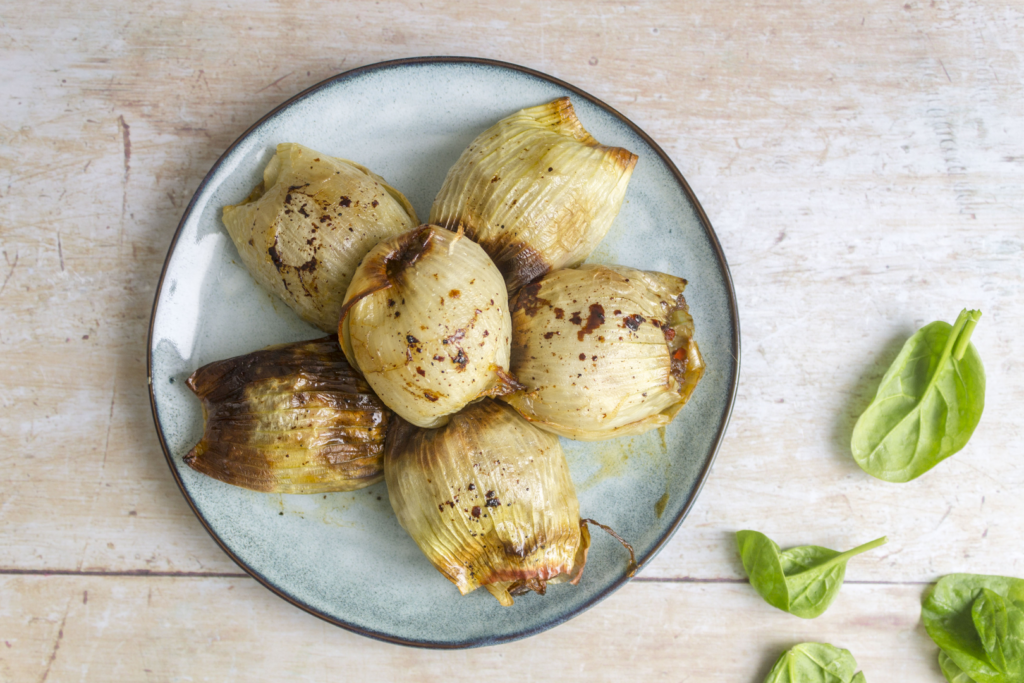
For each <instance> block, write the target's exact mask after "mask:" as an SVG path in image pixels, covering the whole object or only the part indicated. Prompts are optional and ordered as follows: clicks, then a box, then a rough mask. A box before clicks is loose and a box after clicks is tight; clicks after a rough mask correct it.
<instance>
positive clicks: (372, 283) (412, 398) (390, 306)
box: [340, 225, 519, 427]
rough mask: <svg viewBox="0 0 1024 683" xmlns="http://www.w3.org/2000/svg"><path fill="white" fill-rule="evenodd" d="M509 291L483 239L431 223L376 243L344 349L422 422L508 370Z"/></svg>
mask: <svg viewBox="0 0 1024 683" xmlns="http://www.w3.org/2000/svg"><path fill="white" fill-rule="evenodd" d="M511 326H512V323H511V320H510V319H509V313H508V295H507V293H506V291H505V282H504V281H503V280H502V278H501V273H499V272H498V269H497V268H495V267H494V264H493V263H492V262H491V259H490V258H488V256H487V254H485V253H484V251H483V249H481V248H480V246H479V245H477V244H476V243H474V242H472V241H471V240H469V239H466V238H464V237H462V236H461V235H456V234H453V233H451V232H448V231H447V230H445V229H443V228H439V227H437V226H431V225H424V226H421V227H419V228H416V229H415V230H412V231H410V232H407V233H405V234H403V235H400V236H398V237H396V238H393V239H390V240H387V241H385V242H382V243H380V244H379V245H377V246H376V247H375V248H374V249H373V250H372V251H371V252H370V253H369V254H367V255H366V258H365V259H364V260H363V262H362V264H360V266H359V268H358V270H357V271H356V274H355V276H354V277H353V278H352V284H351V285H350V286H349V289H348V293H347V294H346V296H345V306H344V308H343V311H342V321H341V325H340V336H341V341H342V344H343V347H344V349H345V355H346V356H347V357H348V359H349V361H351V362H352V364H353V365H355V366H356V367H357V368H358V369H359V371H360V372H362V373H363V375H364V376H365V377H366V380H367V381H368V382H369V383H370V386H372V387H373V389H374V391H376V392H377V395H378V396H380V398H381V400H382V401H384V403H385V404H386V405H387V406H388V407H389V408H391V409H392V410H394V411H395V412H396V413H398V414H399V415H401V416H402V417H403V418H405V419H406V420H408V421H409V422H411V423H413V424H415V425H417V426H420V427H439V426H441V425H443V424H444V423H445V421H447V419H448V415H451V414H452V413H455V412H458V411H459V410H461V409H462V408H463V407H464V406H465V405H467V404H468V403H470V402H472V401H475V400H477V399H479V398H481V397H483V396H500V395H502V394H504V393H508V392H509V391H514V390H515V389H516V388H518V386H519V385H518V384H517V383H516V382H515V380H514V379H513V378H512V377H511V376H510V375H509V374H508V372H507V371H508V361H509V355H508V354H509V344H510V339H511V335H510V329H511Z"/></svg>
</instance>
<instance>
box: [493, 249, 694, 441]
mask: <svg viewBox="0 0 1024 683" xmlns="http://www.w3.org/2000/svg"><path fill="white" fill-rule="evenodd" d="M685 287H686V281H685V280H683V279H681V278H678V277H674V276H672V275H666V274H664V273H656V272H645V271H641V270H635V269H633V268H626V267H623V266H602V265H585V266H581V267H579V268H576V269H569V270H559V271H555V272H553V273H549V274H548V275H546V276H544V277H543V278H542V279H541V280H540V281H538V282H535V283H534V284H532V285H529V286H528V287H525V288H524V289H522V290H521V291H520V292H519V295H518V296H517V297H516V300H515V302H514V304H513V306H512V363H511V370H512V372H513V374H515V376H516V377H517V378H518V380H519V381H520V383H521V384H522V385H524V387H525V389H523V390H522V391H519V392H516V393H514V394H511V395H509V396H506V397H504V400H506V401H508V402H509V404H511V405H512V406H513V407H515V409H516V410H518V411H519V412H520V413H521V414H522V415H523V416H524V417H525V418H526V419H528V420H529V421H530V422H532V423H533V424H535V425H536V426H538V427H540V428H542V429H545V430H548V431H551V432H554V433H555V434H559V435H561V436H565V437H569V438H571V439H579V440H582V441H597V440H600V439H607V438H610V437H613V436H623V435H629V434H641V433H643V432H646V431H648V430H650V429H654V428H656V427H661V426H664V425H666V424H668V423H669V422H670V421H671V420H672V418H673V417H675V415H676V414H677V413H678V412H679V410H680V409H681V408H682V407H683V405H684V404H685V403H686V401H687V400H688V399H689V397H690V394H691V393H692V392H693V390H694V388H695V387H696V385H697V382H698V381H699V380H700V378H701V376H702V375H703V374H704V361H703V359H702V358H701V355H700V350H699V349H698V347H697V343H696V342H695V341H694V340H693V332H694V329H693V318H692V317H691V316H690V313H689V309H688V308H687V305H686V300H685V299H684V298H683V289H684V288H685Z"/></svg>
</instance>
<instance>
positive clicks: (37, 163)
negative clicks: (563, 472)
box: [0, 1, 1024, 581]
mask: <svg viewBox="0 0 1024 683" xmlns="http://www.w3.org/2000/svg"><path fill="white" fill-rule="evenodd" d="M109 8H110V6H109V5H106V4H104V3H102V2H95V1H94V2H90V3H86V4H84V5H83V4H71V3H67V4H66V5H64V7H63V8H62V9H58V10H55V11H54V13H53V15H52V16H61V17H64V19H62V20H60V21H55V20H53V19H51V18H50V17H51V15H49V14H47V15H45V16H44V15H41V14H39V13H38V12H35V11H34V10H33V9H32V8H31V7H29V6H25V7H20V6H10V7H8V8H6V10H5V15H4V22H5V23H4V26H3V36H4V39H3V42H2V43H0V49H2V50H3V54H4V57H5V64H6V65H9V72H10V74H11V76H10V78H9V79H8V80H7V81H5V83H4V84H3V85H2V90H0V93H2V95H3V97H2V98H0V114H2V115H0V122H2V123H0V193H2V195H3V204H2V206H3V213H2V214H0V250H2V251H3V252H4V253H5V254H6V256H5V257H4V260H3V262H0V283H3V284H2V289H0V315H2V325H0V348H2V349H3V354H0V406H2V409H3V410H2V411H0V467H2V468H3V472H4V475H3V476H4V484H5V485H4V486H3V487H0V488H2V490H0V540H2V543H0V568H20V569H60V570H89V571H107V570H113V571H139V570H141V571H145V570H149V571H164V572H167V571H199V572H202V571H212V572H221V573H223V572H235V571H237V568H236V567H235V566H234V565H233V564H232V563H231V562H230V560H229V559H227V558H226V557H225V556H224V555H223V554H222V553H221V552H220V550H219V549H218V548H217V546H216V545H215V544H214V543H213V542H212V541H211V540H210V539H209V538H208V537H207V536H206V534H205V532H204V531H203V530H202V528H201V527H200V525H199V524H198V523H197V522H196V521H195V519H194V518H193V517H192V514H191V512H190V511H189V509H188V507H187V505H186V504H185V503H184V501H183V500H182V499H181V496H180V494H179V493H178V492H177V489H176V488H175V487H174V485H173V482H172V480H171V477H170V474H169V472H168V471H167V469H166V466H165V465H164V462H163V458H162V454H161V453H160V451H159V448H158V446H157V443H156V439H155V435H154V432H153V428H152V422H151V418H150V415H149V409H148V403H147V400H146V387H145V381H146V380H145V353H146V352H145V330H146V326H147V324H148V315H149V309H150V305H151V303H152V296H153V292H154V288H155V284H156V279H157V275H158V273H159V269H160V265H161V263H162V260H163V256H164V253H165V250H166V246H167V244H168V243H169V241H170V238H171V235H172V233H173V230H174V227H175V225H176V223H177V220H178V218H179V217H180V214H181V212H182V210H183V209H184V206H185V204H186V203H187V201H188V198H189V197H190V196H191V193H192V191H193V190H194V189H195V187H196V186H197V185H198V183H199V182H200V180H201V178H202V176H203V175H204V174H205V172H206V170H207V169H208V168H209V166H210V165H211V164H212V163H213V161H214V160H215V159H216V157H217V155H219V154H220V152H221V151H223V149H224V148H226V146H227V145H228V144H230V142H231V141H232V140H233V139H234V138H235V137H236V136H237V135H238V134H240V133H241V132H242V131H243V130H244V129H245V128H246V127H247V126H248V125H249V124H250V123H252V122H253V121H255V120H256V119H257V118H258V117H259V116H261V115H262V114H263V113H265V112H266V111H267V110H269V109H270V108H271V107H273V106H274V105H276V104H277V103H279V102H280V101H282V100H283V99H284V98H286V97H288V96H290V95H292V94H294V93H295V92H298V91H299V90H301V89H302V88H304V87H307V86H308V85H311V84H313V83H315V82H317V81H318V80H320V79H322V78H324V77H327V76H329V75H331V74H333V73H336V72H338V71H340V70H343V69H346V68H349V67H351V66H355V65H359V64H366V63H371V62H374V61H378V60H381V59H389V58H395V57H402V56H412V55H420V54H443V53H450V52H452V51H453V49H454V48H453V47H452V45H453V43H452V37H453V36H458V37H459V38H458V43H457V46H458V48H459V50H458V51H462V52H465V53H472V54H479V55H483V56H488V57H494V58H499V59H507V60H509V61H513V62H519V63H523V64H525V65H528V66H532V67H535V68H538V69H541V70H543V71H547V72H549V73H552V74H553V75H556V76H558V77H561V78H564V79H565V80H568V81H570V82H572V83H575V84H577V85H579V86H581V87H583V88H584V89H586V90H588V91H590V92H592V93H594V94H595V95H597V96H599V97H601V98H603V99H605V100H607V101H608V102H610V103H611V104H612V105H613V106H615V107H616V108H618V109H619V110H621V111H623V112H624V113H625V114H626V115H628V116H629V117H631V118H632V119H634V120H635V121H636V122H637V123H639V124H640V125H641V126H642V127H643V128H645V129H646V130H647V131H648V132H649V133H650V134H651V135H652V136H653V137H654V138H655V139H656V140H658V141H659V142H661V143H662V144H663V145H664V147H665V148H666V150H667V151H668V152H669V153H670V155H671V156H672V157H673V158H674V159H675V160H676V162H677V163H678V165H679V166H680V168H681V170H682V171H683V173H684V174H685V175H686V177H687V178H688V179H689V181H690V183H691V184H692V185H693V187H694V189H695V191H696V192H697V195H698V197H699V198H700V199H701V201H702V202H703V204H704V206H705V208H706V210H707V212H708V214H709V216H710V218H711V220H712V222H713V224H714V225H715V227H716V229H717V230H718V233H719V236H720V237H721V239H722V242H723V245H724V248H725V251H726V254H727V255H728V257H729V259H730V263H731V264H732V267H733V275H734V277H735V280H736V287H737V293H738V297H739V302H740V310H741V322H742V325H741V327H742V331H743V340H744V351H743V358H742V360H743V375H742V384H741V389H740V395H739V400H738V402H737V407H736V413H735V415H734V419H733V424H732V427H731V429H730V433H729V437H728V439H727V441H726V444H725V446H724V448H723V451H722V453H721V455H720V457H719V461H718V464H717V465H716V468H715V470H714V472H713V473H712V477H711V480H710V482H709V484H708V486H707V487H706V489H705V492H704V494H703V496H702V498H701V499H700V501H699V503H698V505H697V507H696V508H695V510H694V512H693V514H692V516H691V517H690V519H689V521H688V522H687V524H686V526H684V527H683V529H682V530H681V531H680V533H679V534H677V536H676V537H675V539H673V541H672V542H671V543H670V544H669V545H668V546H667V548H666V550H665V551H664V552H663V554H662V555H661V556H660V557H659V558H658V559H657V560H656V561H655V562H654V563H652V565H651V566H650V567H648V568H647V569H646V570H645V571H644V573H643V575H644V576H647V577H682V576H695V577H702V578H722V577H725V578H736V577H738V576H739V575H740V574H739V567H738V564H737V560H736V558H735V553H734V551H733V549H732V541H731V533H732V532H733V531H735V530H736V529H740V528H745V527H749V526H756V527H758V528H761V529H763V530H764V531H766V532H768V533H770V534H772V535H773V537H775V538H777V540H779V542H781V543H782V544H783V545H791V544H801V543H818V544H824V545H829V546H832V547H843V546H850V545H853V544H856V543H858V542H861V541H863V540H866V539H868V538H871V537H874V536H875V535H878V534H882V533H886V534H888V535H889V536H890V538H891V542H890V545H889V546H886V548H884V549H882V550H880V551H878V552H877V553H873V554H872V555H870V556H867V557H863V558H859V559H858V561H857V562H855V563H853V564H852V565H851V567H850V576H851V578H856V579H864V580H887V581H889V580H924V579H930V578H934V576H936V575H938V574H941V573H946V572H949V571H955V570H972V571H984V572H993V573H1005V574H1016V575H1024V550H1022V549H1021V546H1020V544H1019V543H1018V542H1017V534H1016V533H1015V530H1016V529H1017V528H1018V527H1019V522H1020V519H1021V518H1022V515H1024V509H1022V504H1021V502H1020V500H1019V496H1018V495H1017V494H1016V491H1017V490H1019V489H1020V485H1021V483H1022V479H1024V473H1022V468H1021V465H1020V464H1019V457H1018V456H1019V452H1020V448H1019V443H1020V441H1021V436H1022V432H1024V422H1022V419H1021V417H1020V416H1019V412H1018V411H1017V409H1016V406H1018V405H1020V404H1021V402H1022V399H1024V380H1022V375H1024V363H1022V361H1021V360H1020V359H1021V358H1024V342H1022V341H1021V340H1022V338H1024V335H1022V334H1021V333H1022V332H1024V323H1022V322H1021V320H1022V318H1021V316H1020V314H1019V313H1020V311H1021V310H1022V305H1024V236H1022V233H1024V231H1022V229H1021V215H1024V211H1022V210H1024V198H1022V195H1021V193H1020V192H1019V188H1020V186H1021V184H1022V182H1021V181H1022V180H1024V150H1022V149H1021V148H1022V146H1024V136H1022V135H1021V124H1020V120H1021V105H1020V97H1019V94H1020V91H1021V84H1022V78H1024V77H1022V74H1024V69H1022V65H1021V63H1020V59H1019V57H1018V56H1017V55H1019V54H1021V53H1022V48H1024V45H1022V42H1024V41H1022V38H1021V36H1022V35H1024V32H1022V31H1021V30H1020V29H1021V27H1022V18H1021V12H1020V8H1019V7H1018V6H1016V5H1014V4H1013V3H1007V4H999V3H973V4H970V5H967V4H936V5H935V6H931V5H927V4H918V3H907V4H906V5H899V4H892V5H884V4H873V5H869V6H864V5H862V4H860V3H850V4H835V3H833V4H831V5H829V6H828V7H826V6H824V5H822V6H791V4H789V3H777V4H768V5H765V6H763V7H761V8H760V9H759V11H758V12H747V13H736V12H735V11H733V10H732V9H730V8H726V7H723V6H718V5H714V4H712V3H697V4H692V3H691V4H690V5H688V6H687V8H685V12H684V10H683V9H681V8H679V7H678V6H677V5H674V4H672V3H662V4H657V5H656V6H655V8H654V9H651V6H647V5H644V6H641V5H637V4H632V5H630V4H627V5H620V4H616V3H603V2H599V3H593V4H588V5H587V6H586V8H585V10H581V9H580V8H579V7H576V8H574V7H572V6H570V5H569V4H564V5H563V4H560V5H557V6H548V5H546V4H544V3H540V2H534V3H527V5H526V6H525V7H524V8H523V9H522V10H521V11H518V12H515V13H500V14H499V13H495V12H494V11H493V10H490V9H488V8H487V6H486V5H485V4H481V3H449V4H441V5H437V6H434V7H431V8H429V9H427V8H422V7H420V6H419V3H403V2H383V3H381V4H379V5H378V4H374V3H348V4H346V5H345V6H344V7H335V6H334V5H323V4H319V3H309V4H308V5H304V6H302V7H300V8H299V9H297V10H296V9H293V8H291V7H290V6H289V7H283V6H270V5H256V6H253V7H252V8H247V10H246V12H244V13H242V12H238V11H237V9H232V8H230V7H228V6H226V5H214V6H212V7H206V6H203V8H202V11H199V6H198V5H192V4H189V3H169V4H166V3H152V2H150V3H138V4H136V5H135V6H133V8H132V9H118V11H117V12H116V13H115V12H113V11H111V10H110V9H109ZM311 15H316V16H322V17H324V20H323V21H320V22H314V23H312V24H311V23H310V22H309V21H308V17H309V16H311ZM432 27H443V30H438V29H437V28H432ZM297 36H301V39H297ZM54 45H60V46H61V48H62V49H54ZM129 152H130V154H129ZM15 264H16V265H15ZM694 286H699V283H694ZM967 304H970V305H977V306H980V307H981V308H982V309H983V310H984V311H985V317H984V318H983V320H982V324H981V325H980V326H979V328H978V330H977V332H976V336H975V339H976V343H977V345H978V347H979V349H980V350H981V352H982V356H983V358H984V359H985V361H986V364H987V367H988V368H989V393H988V408H987V410H986V414H985V416H984V418H983V421H982V424H981V426H980V427H979V429H978V432H977V434H976V436H975V437H974V439H973V440H972V442H971V445H970V446H969V447H968V448H967V449H966V450H965V451H964V452H963V453H961V454H960V455H958V456H956V458H954V459H953V460H951V461H949V462H947V463H945V464H944V465H942V466H941V467H940V468H939V469H937V470H936V471H935V472H933V473H931V474H929V475H927V476H926V477H924V478H922V479H921V480H919V481H918V482H915V483H912V484H908V485H905V486H894V485H888V484H883V483H881V482H875V481H874V480H871V479H870V478H868V477H866V476H865V475H863V474H862V473H861V472H860V471H859V470H858V469H857V468H856V467H855V466H854V465H853V464H852V462H851V461H850V459H849V457H848V454H847V452H846V450H845V449H846V442H847V441H848V435H849V430H850V427H851V425H852V421H853V418H854V417H855V415H856V413H857V412H858V411H859V410H860V409H862V408H863V406H864V405H866V402H867V399H868V397H869V395H870V392H871V390H872V388H873V384H874V382H876V381H877V380H878V378H880V376H881V373H882V372H883V371H884V368H885V365H886V364H887V363H888V362H889V360H891V359H892V358H893V357H894V356H895V353H896V351H897V350H898V346H899V343H901V341H902V339H903V338H904V337H905V336H907V335H908V334H909V333H910V332H912V330H913V329H914V327H915V326H917V325H920V324H922V323H925V322H928V321H930V320H932V319H935V318H940V317H941V318H946V319H952V317H953V316H954V315H955V313H956V311H957V310H958V309H959V308H960V307H961V306H962V305H967ZM85 337H88V338H87V339H86V338H85ZM133 513H134V514H133Z"/></svg>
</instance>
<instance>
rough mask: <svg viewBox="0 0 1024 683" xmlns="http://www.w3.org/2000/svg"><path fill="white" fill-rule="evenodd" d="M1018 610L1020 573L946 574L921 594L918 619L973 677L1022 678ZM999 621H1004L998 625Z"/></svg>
mask: <svg viewBox="0 0 1024 683" xmlns="http://www.w3.org/2000/svg"><path fill="white" fill-rule="evenodd" d="M986 591H988V592H986ZM993 596H995V597H993ZM995 598H999V599H1000V600H1002V603H999V602H997V601H996V599H995ZM1004 610H1005V612H1004ZM1021 610H1024V581H1022V580H1021V579H1014V578H1010V577H1005V576H983V575H980V574H949V575H947V576H944V577H942V578H941V579H939V581H938V583H936V584H935V587H934V588H933V589H932V590H931V591H930V592H929V594H928V595H927V596H926V597H925V600H924V603H923V604H922V606H921V619H922V621H923V622H924V627H925V630H926V631H928V635H929V636H931V639H932V640H934V641H935V644H936V645H938V646H939V647H940V648H942V650H943V651H945V653H946V655H947V656H948V657H949V658H950V659H951V660H952V661H953V663H954V664H956V666H957V668H958V669H960V670H961V671H962V672H963V673H965V674H966V675H967V676H969V677H970V679H971V680H973V681H975V682H976V683H1024V675H1022V674H1021V673H1020V672H1021V671H1022V670H1024V661H1022V654H1021V643H1020V639H1021V638H1022V637H1024V630H1019V629H1022V628H1024V625H1021V620H1022V619H1024V615H1021V614H1020V611H1021ZM1001 612H1004V616H1005V617H1006V619H1005V622H1004V621H1003V617H1001V616H1000V613H1001ZM1002 623H1005V626H1000V624H1002ZM1000 633H1001V634H1002V635H1000ZM940 664H941V658H940ZM944 670H945V669H944ZM947 678H948V676H947Z"/></svg>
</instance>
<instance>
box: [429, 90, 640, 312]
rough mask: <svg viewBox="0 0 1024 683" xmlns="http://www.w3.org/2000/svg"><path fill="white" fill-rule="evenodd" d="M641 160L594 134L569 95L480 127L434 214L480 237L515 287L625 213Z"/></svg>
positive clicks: (577, 253) (575, 258) (569, 256)
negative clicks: (601, 141) (629, 188)
mask: <svg viewBox="0 0 1024 683" xmlns="http://www.w3.org/2000/svg"><path fill="white" fill-rule="evenodd" d="M636 161H637V157H636V155H635V154H633V153H631V152H629V151H627V150H625V149H622V148H619V147H606V146H604V145H601V144H599V143H598V142H597V140H595V139H594V138H593V137H591V135H590V133H588V132H587V131H586V130H585V129H584V128H583V125H582V124H581V123H580V121H579V119H577V118H576V113H575V111H574V110H573V107H572V103H571V102H570V101H569V98H568V97H563V98H561V99H558V100H555V101H553V102H550V103H548V104H544V105H540V106H537V107H530V108H529V109H523V110H521V111H518V112H516V113H515V114H512V115H511V116H509V117H507V118H504V119H502V120H501V121H499V122H498V123H496V124H494V125H493V126H491V127H490V128H488V129H487V130H485V131H484V132H483V133H481V134H480V135H478V136H477V137H476V139H475V140H473V142H472V143H471V144H470V146H469V148H468V149H466V150H465V151H464V152H463V153H462V156H460V157H459V159H458V161H456V162H455V165H454V166H452V168H451V169H450V170H449V171H448V176H447V177H446V178H445V181H444V185H443V186H442V187H441V191H440V192H439V193H438V194H437V197H436V198H435V199H434V205H433V207H432V208H431V210H430V222H431V223H434V224H437V225H442V226H444V227H446V228H448V229H449V230H460V229H461V230H464V231H465V232H466V234H467V235H468V236H469V237H471V238H472V239H474V240H476V241H477V242H479V243H480V245H481V246H482V247H483V248H484V250H485V251H486V252H487V253H488V254H490V256H491V258H493V259H494V262H495V263H496V264H497V266H498V269H499V270H500V271H501V273H502V275H504V277H505V283H506V284H507V286H508V291H509V293H511V294H514V293H515V292H516V291H518V289H519V288H520V287H522V286H523V285H525V284H527V283H529V282H531V281H532V280H535V279H536V278H537V277H539V276H541V275H543V274H544V273H546V272H548V271H549V270H557V269H559V268H565V267H570V266H575V265H577V264H580V263H582V262H583V261H584V260H585V259H586V258H587V256H589V255H590V252H592V251H593V250H594V248H595V247H596V246H597V243H598V242H600V241H601V239H602V238H603V237H604V236H605V234H606V233H607V232H608V229H609V228H610V227H611V224H612V221H614V220H615V216H616V215H617V214H618V213H619V208H620V207H621V206H622V199H623V197H625V195H626V186H627V185H628V184H629V178H630V176H631V175H632V174H633V168H634V166H636Z"/></svg>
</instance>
